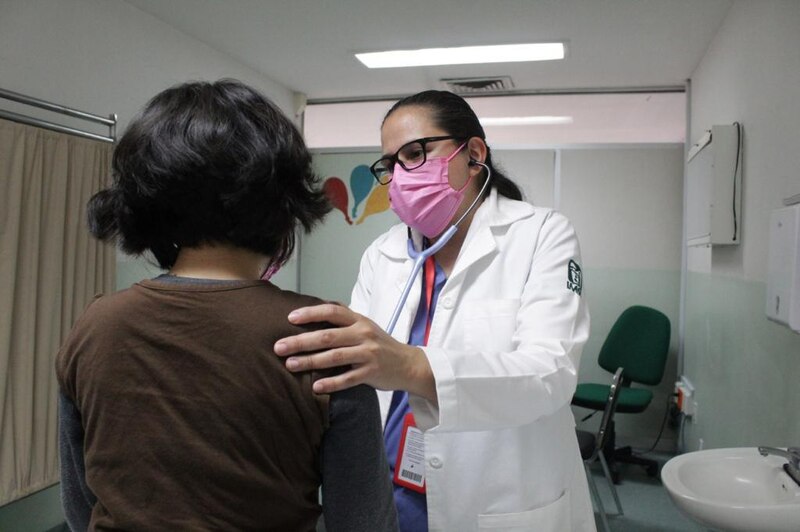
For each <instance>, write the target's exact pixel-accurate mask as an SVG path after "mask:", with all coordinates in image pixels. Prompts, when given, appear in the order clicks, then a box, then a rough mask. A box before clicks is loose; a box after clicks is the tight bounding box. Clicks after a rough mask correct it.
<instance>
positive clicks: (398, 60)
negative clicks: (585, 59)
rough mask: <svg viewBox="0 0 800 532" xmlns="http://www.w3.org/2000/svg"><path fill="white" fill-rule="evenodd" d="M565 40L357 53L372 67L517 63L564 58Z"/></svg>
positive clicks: (360, 59)
mask: <svg viewBox="0 0 800 532" xmlns="http://www.w3.org/2000/svg"><path fill="white" fill-rule="evenodd" d="M564 53H565V50H564V43H560V42H545V43H533V44H500V45H493V46H460V47H456V48H423V49H421V50H390V51H387V52H370V53H365V54H356V58H357V59H358V60H359V61H361V62H362V63H364V64H365V65H366V66H367V67H368V68H395V67H409V66H431V65H467V64H472V63H515V62H520V61H549V60H553V59H564Z"/></svg>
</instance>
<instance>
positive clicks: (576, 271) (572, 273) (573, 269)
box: [567, 260, 583, 295]
mask: <svg viewBox="0 0 800 532" xmlns="http://www.w3.org/2000/svg"><path fill="white" fill-rule="evenodd" d="M567 289H569V290H572V291H573V292H575V293H576V294H578V295H581V291H582V290H583V275H582V274H581V267H580V266H578V263H577V262H575V261H574V260H570V261H569V267H568V269H567Z"/></svg>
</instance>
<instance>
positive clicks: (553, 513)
mask: <svg viewBox="0 0 800 532" xmlns="http://www.w3.org/2000/svg"><path fill="white" fill-rule="evenodd" d="M478 529H479V530H498V531H499V530H504V531H507V532H522V531H530V530H541V531H543V532H549V531H552V532H562V531H566V530H572V523H571V519H570V508H569V493H568V492H567V491H564V492H563V493H562V494H561V496H560V497H559V498H558V499H556V501H555V502H551V503H550V504H548V505H545V506H542V507H540V508H536V509H534V510H528V511H527V512H516V513H512V514H480V515H478Z"/></svg>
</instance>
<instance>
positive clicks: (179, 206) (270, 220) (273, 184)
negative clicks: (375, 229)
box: [88, 80, 330, 269]
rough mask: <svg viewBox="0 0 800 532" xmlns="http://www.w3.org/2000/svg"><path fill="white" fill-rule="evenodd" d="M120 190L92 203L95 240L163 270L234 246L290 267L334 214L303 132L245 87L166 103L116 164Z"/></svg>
mask: <svg viewBox="0 0 800 532" xmlns="http://www.w3.org/2000/svg"><path fill="white" fill-rule="evenodd" d="M112 177H113V184H112V185H111V187H110V188H108V189H106V190H102V191H100V192H98V193H97V194H95V195H94V196H93V197H92V199H91V200H90V201H89V213H88V217H89V230H90V231H91V233H92V234H93V235H94V236H95V237H97V238H99V239H102V240H112V239H114V238H117V239H118V240H119V244H120V247H121V248H122V250H123V251H125V252H127V253H131V254H140V253H142V252H144V251H147V250H150V251H152V253H153V255H154V256H155V258H156V260H157V261H158V263H159V265H160V266H161V267H162V268H165V269H167V268H170V267H172V265H173V264H174V263H175V259H176V258H177V256H178V251H179V250H180V248H182V247H196V246H198V245H201V244H209V243H226V244H231V245H234V246H237V247H241V248H246V249H249V250H252V251H255V252H258V253H262V254H265V255H269V256H270V257H272V263H273V264H276V263H280V262H283V261H284V260H286V259H288V258H289V256H290V255H291V253H292V251H293V249H294V233H295V229H296V227H297V226H298V225H302V226H303V228H304V229H305V230H306V231H309V230H311V228H312V227H313V226H314V225H315V224H316V223H317V222H318V221H320V220H321V219H322V218H323V217H324V216H325V214H326V213H327V212H328V211H329V210H330V206H329V204H328V202H327V200H326V198H325V196H324V195H323V193H322V192H321V191H320V190H319V189H318V187H317V184H318V178H317V177H316V176H315V175H314V173H313V171H312V170H311V155H310V154H309V153H308V150H307V149H306V146H305V143H304V142H303V138H302V136H301V135H300V132H299V131H298V130H297V128H295V126H294V124H292V122H291V121H290V120H289V119H288V118H287V117H286V116H284V114H283V113H282V112H281V111H280V110H279V109H278V107H277V106H276V105H275V104H273V103H272V102H271V101H270V100H269V99H268V98H266V97H265V96H263V95H261V94H260V93H258V92H257V91H255V90H253V89H252V88H250V87H248V86H247V85H244V84H243V83H241V82H238V81H235V80H220V81H217V82H215V83H207V82H194V83H185V84H182V85H178V86H175V87H172V88H170V89H167V90H165V91H163V92H161V93H159V94H158V95H156V96H155V97H154V98H153V99H152V100H150V102H149V103H148V104H147V106H146V107H145V108H144V110H143V111H142V112H141V114H140V115H139V116H138V117H137V118H135V119H134V120H133V121H132V122H131V124H130V125H129V126H128V128H127V130H126V131H125V134H124V135H123V136H122V138H121V139H120V141H119V144H117V146H116V149H115V150H114V156H113V159H112Z"/></svg>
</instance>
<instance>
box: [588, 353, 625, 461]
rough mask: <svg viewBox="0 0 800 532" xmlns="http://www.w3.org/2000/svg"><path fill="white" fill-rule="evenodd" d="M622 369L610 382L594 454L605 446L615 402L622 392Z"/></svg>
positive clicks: (618, 370) (615, 408)
mask: <svg viewBox="0 0 800 532" xmlns="http://www.w3.org/2000/svg"><path fill="white" fill-rule="evenodd" d="M623 371H624V370H623V369H622V368H617V371H616V372H615V373H614V378H613V379H612V380H611V389H610V390H609V391H608V400H607V401H606V407H605V409H604V410H603V419H601V420H600V429H599V430H598V431H597V438H595V440H594V442H595V453H596V452H598V451H600V450H602V449H603V448H604V447H605V446H606V440H607V439H608V436H609V432H610V431H609V425H610V424H611V421H612V420H613V419H614V412H615V411H616V410H617V401H618V400H619V394H620V390H622V373H623Z"/></svg>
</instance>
